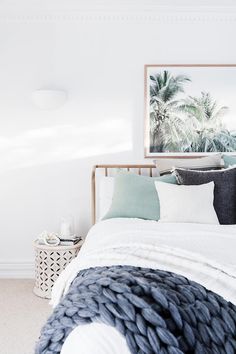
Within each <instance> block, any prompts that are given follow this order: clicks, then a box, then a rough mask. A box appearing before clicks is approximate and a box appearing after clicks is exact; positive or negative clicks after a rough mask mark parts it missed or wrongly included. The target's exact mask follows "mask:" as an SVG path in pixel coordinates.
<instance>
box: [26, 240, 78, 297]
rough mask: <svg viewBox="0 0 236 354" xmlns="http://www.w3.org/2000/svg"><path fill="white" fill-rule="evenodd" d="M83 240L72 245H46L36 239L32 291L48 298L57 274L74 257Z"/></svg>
mask: <svg viewBox="0 0 236 354" xmlns="http://www.w3.org/2000/svg"><path fill="white" fill-rule="evenodd" d="M82 243H83V241H80V242H78V243H77V244H76V245H73V246H60V245H59V246H47V245H40V244H39V243H38V242H37V241H35V243H34V248H35V286H34V290H33V291H34V293H35V294H36V295H38V296H40V297H43V298H46V299H50V298H51V290H52V287H53V285H54V283H55V281H56V280H57V278H58V276H59V274H60V273H61V272H62V271H63V270H64V269H65V267H66V266H67V265H68V264H69V263H70V262H71V261H72V259H73V258H75V257H76V256H77V254H78V252H79V250H80V247H81V246H82Z"/></svg>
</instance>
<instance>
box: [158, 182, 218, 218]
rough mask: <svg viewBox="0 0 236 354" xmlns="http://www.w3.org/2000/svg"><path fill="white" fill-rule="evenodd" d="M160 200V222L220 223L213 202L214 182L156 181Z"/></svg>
mask: <svg viewBox="0 0 236 354" xmlns="http://www.w3.org/2000/svg"><path fill="white" fill-rule="evenodd" d="M155 186H156V190H157V193H158V196H159V200H160V220H159V222H170V223H171V222H176V223H177V222H181V223H199V224H219V220H218V218H217V215H216V212H215V209H214V206H213V202H214V186H215V184H214V182H209V183H204V184H199V185H191V186H189V185H188V186H186V185H176V184H170V183H165V182H155Z"/></svg>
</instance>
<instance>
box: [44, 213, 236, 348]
mask: <svg viewBox="0 0 236 354" xmlns="http://www.w3.org/2000/svg"><path fill="white" fill-rule="evenodd" d="M118 264H121V265H134V266H142V267H150V268H154V269H157V268H158V269H163V270H169V271H173V272H176V273H178V274H182V275H184V276H186V277H188V278H189V279H192V280H194V281H196V282H199V283H201V284H202V285H204V286H205V287H206V288H208V289H210V290H212V291H214V292H216V293H218V294H220V295H222V296H223V297H224V298H225V299H227V300H229V301H231V302H233V303H234V304H236V226H235V225H202V224H164V223H158V222H155V221H144V220H140V219H110V220H106V221H102V222H99V223H98V224H96V225H95V226H93V227H92V229H91V230H90V232H89V234H88V236H87V238H86V241H85V243H84V245H83V247H82V249H81V251H80V252H79V255H78V256H77V258H75V259H74V260H73V261H72V262H71V263H70V265H69V266H68V267H67V268H66V269H65V270H64V271H63V272H62V274H61V275H60V276H59V278H58V280H57V281H56V284H55V286H54V288H53V292H52V300H51V303H52V305H53V306H55V305H56V304H57V303H58V302H59V300H60V298H61V296H63V294H65V293H66V291H67V290H68V288H69V285H70V283H71V282H72V280H73V279H74V278H75V276H76V274H77V273H78V272H79V271H80V270H82V269H86V268H89V267H95V266H109V265H118ZM89 326H90V331H89V329H88V330H87V331H88V335H89V338H93V340H94V343H96V348H97V351H96V353H100V351H99V348H100V349H101V353H104V354H105V353H109V354H112V353H115V349H117V346H118V347H119V345H120V346H121V345H123V346H124V343H123V342H122V338H120V342H119V340H115V339H114V341H112V340H111V346H110V347H109V349H108V350H106V349H105V347H104V340H103V341H102V340H101V338H104V336H102V334H101V333H100V336H98V335H97V336H96V333H97V332H96V330H93V326H92V325H89ZM89 326H87V327H89ZM106 327H107V326H106ZM84 330H86V328H84V329H83V336H82V337H84V338H85V337H86V336H84ZM102 330H104V331H105V332H104V333H105V336H107V334H108V333H109V331H108V330H107V328H105V327H102ZM79 331H80V329H79V327H78V328H77V329H75V330H74V331H73V332H72V333H71V335H69V336H68V339H67V341H66V343H65V344H64V346H63V350H62V353H63V354H74V353H76V354H82V353H85V354H90V351H89V349H88V345H87V346H86V344H84V346H83V340H80V342H79V343H80V345H78V347H77V346H76V348H75V345H74V338H75V333H77V335H78V338H79V335H82V331H81V333H80V332H79ZM111 332H112V331H111ZM110 335H111V336H112V333H109V336H110ZM109 338H112V337H109ZM85 342H86V341H85ZM118 342H119V343H118ZM114 343H115V344H114ZM122 343H123V344H122ZM112 345H113V349H112ZM114 345H115V346H114ZM79 348H80V349H79ZM106 348H107V343H106ZM126 350H127V349H123V350H121V351H120V353H128V351H126ZM91 353H92V351H91Z"/></svg>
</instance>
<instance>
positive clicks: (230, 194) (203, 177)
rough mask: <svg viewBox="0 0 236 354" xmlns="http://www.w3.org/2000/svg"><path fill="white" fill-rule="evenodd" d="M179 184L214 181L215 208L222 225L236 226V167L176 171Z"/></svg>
mask: <svg viewBox="0 0 236 354" xmlns="http://www.w3.org/2000/svg"><path fill="white" fill-rule="evenodd" d="M174 174H175V176H176V178H177V181H178V183H179V184H185V185H192V184H195V185H196V184H203V183H208V182H211V181H213V182H214V183H215V189H214V207H215V210H216V214H217V216H218V219H219V222H220V224H236V167H232V168H228V169H224V170H219V171H192V170H184V169H179V168H177V169H175V171H174Z"/></svg>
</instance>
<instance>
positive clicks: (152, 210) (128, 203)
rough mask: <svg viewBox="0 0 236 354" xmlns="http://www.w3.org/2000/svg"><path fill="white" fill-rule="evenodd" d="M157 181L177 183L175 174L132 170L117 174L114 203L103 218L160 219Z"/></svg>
mask: <svg viewBox="0 0 236 354" xmlns="http://www.w3.org/2000/svg"><path fill="white" fill-rule="evenodd" d="M155 181H163V182H166V183H175V184H177V182H176V178H175V176H173V175H167V176H162V177H146V176H139V175H137V174H134V173H131V172H121V173H119V174H117V175H116V176H115V184H114V193H113V198H112V204H111V207H110V210H109V211H108V213H107V214H106V215H105V216H104V218H103V219H111V218H140V219H148V220H159V217H160V205H159V199H158V196H157V192H156V188H155V184H154V182H155Z"/></svg>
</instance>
